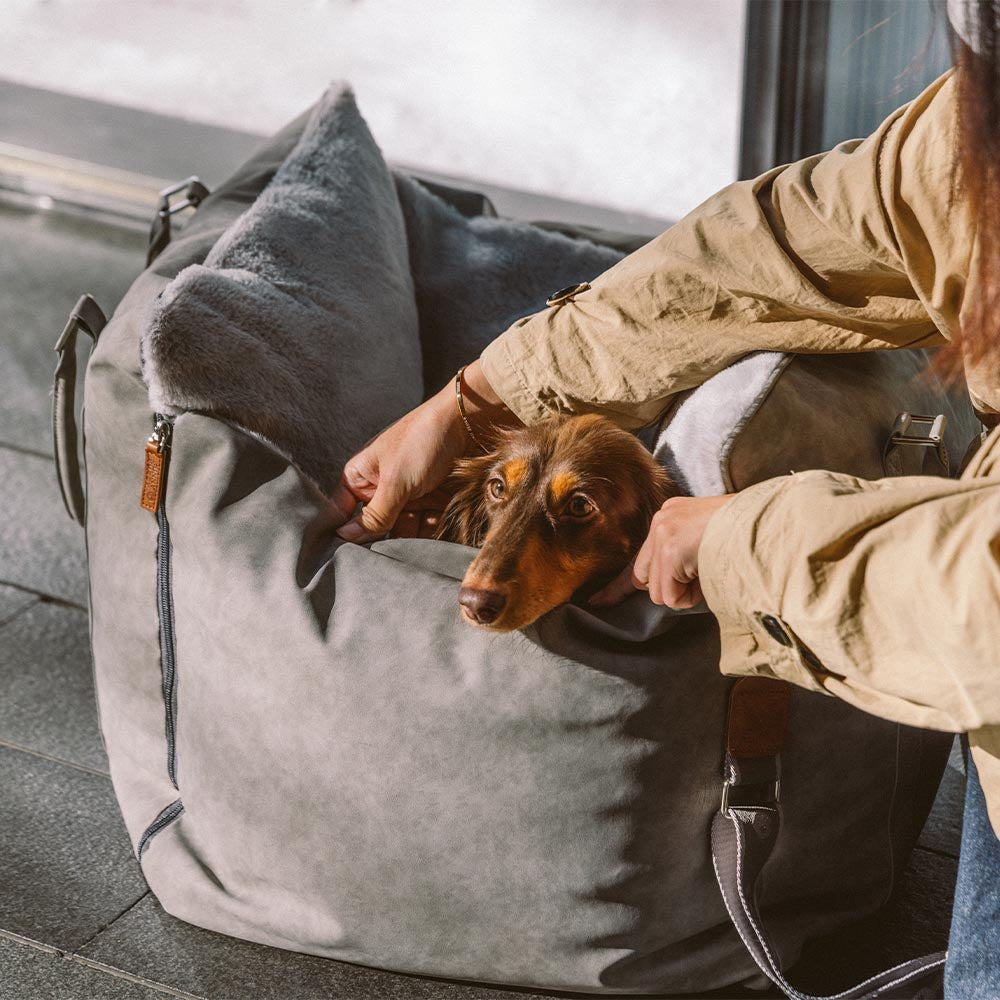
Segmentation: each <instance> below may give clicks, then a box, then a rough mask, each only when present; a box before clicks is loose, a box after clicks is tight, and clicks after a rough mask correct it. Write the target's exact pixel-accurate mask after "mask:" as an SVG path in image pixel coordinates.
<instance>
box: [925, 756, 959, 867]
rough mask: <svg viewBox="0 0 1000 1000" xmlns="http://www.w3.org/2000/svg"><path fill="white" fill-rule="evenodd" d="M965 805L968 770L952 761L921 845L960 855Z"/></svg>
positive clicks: (953, 856)
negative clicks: (961, 769)
mask: <svg viewBox="0 0 1000 1000" xmlns="http://www.w3.org/2000/svg"><path fill="white" fill-rule="evenodd" d="M964 807H965V774H964V773H963V772H962V771H959V770H957V769H956V768H954V767H952V766H951V764H950V763H949V766H948V767H946V768H945V769H944V774H943V775H942V777H941V785H940V787H939V788H938V793H937V797H936V798H935V799H934V805H933V807H932V808H931V811H930V815H929V816H928V817H927V822H926V823H925V824H924V829H923V831H922V832H921V834H920V839H919V840H918V841H917V843H918V845H919V846H920V847H924V848H927V849H928V850H931V851H938V852H939V853H941V854H947V855H948V856H949V857H952V858H957V857H958V851H959V847H960V846H961V843H962V811H963V809H964Z"/></svg>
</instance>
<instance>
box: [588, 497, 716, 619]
mask: <svg viewBox="0 0 1000 1000" xmlns="http://www.w3.org/2000/svg"><path fill="white" fill-rule="evenodd" d="M732 497H733V494H731V493H729V494H726V495H724V496H719V497H671V498H670V499H669V500H667V501H666V503H664V504H663V506H662V507H661V508H660V509H659V510H658V511H657V512H656V513H655V514H654V515H653V521H652V523H651V524H650V526H649V534H648V535H647V536H646V540H645V541H644V542H643V543H642V547H641V548H640V549H639V552H638V554H637V555H636V557H635V559H634V561H633V562H632V564H631V565H629V566H626V567H625V569H623V570H622V571H621V573H620V574H619V575H618V576H617V577H615V579H614V580H612V581H611V583H609V584H608V585H607V586H606V587H604V588H603V589H602V590H599V591H598V592H597V593H596V594H594V596H593V597H592V598H591V599H590V603H591V604H593V605H596V606H598V607H608V606H609V605H612V604H618V603H619V602H621V601H623V600H624V599H625V598H626V597H628V595H629V594H631V593H634V592H635V591H637V590H647V591H649V599H650V600H651V601H652V602H653V603H654V604H664V605H666V606H667V607H670V608H693V607H694V606H695V605H696V604H698V603H699V602H700V601H701V600H703V598H704V595H703V594H702V592H701V585H700V584H699V583H698V549H699V548H700V547H701V540H702V538H703V537H704V534H705V529H706V528H707V527H708V522H709V521H710V520H711V518H712V515H713V514H714V513H715V512H716V511H717V510H718V509H719V508H720V507H723V506H725V505H726V504H727V503H728V502H729V501H730V500H731V499H732Z"/></svg>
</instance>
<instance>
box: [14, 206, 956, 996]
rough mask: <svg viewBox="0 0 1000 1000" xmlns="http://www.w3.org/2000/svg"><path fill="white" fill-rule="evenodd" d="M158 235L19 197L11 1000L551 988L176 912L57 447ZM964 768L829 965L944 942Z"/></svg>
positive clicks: (871, 960)
mask: <svg viewBox="0 0 1000 1000" xmlns="http://www.w3.org/2000/svg"><path fill="white" fill-rule="evenodd" d="M143 242H144V237H143V234H142V233H140V232H138V231H136V230H129V229H123V228H113V227H110V226H102V225H98V224H96V223H94V222H87V223H83V222H78V221H74V220H72V219H69V218H67V217H64V216H61V215H59V214H58V213H54V212H39V211H34V210H24V209H18V208H16V207H13V206H12V205H10V204H7V203H5V202H4V201H3V200H2V199H0V245H2V246H3V248H4V253H3V254H2V255H0V331H2V332H0V515H2V516H0V1000H14V998H17V1000H56V998H77V1000H78V998H89V997H102V998H104V997H107V998H117V997H130V998H131V997H154V996H162V995H163V994H167V995H172V996H181V997H200V998H205V1000H232V998H244V997H248V998H249V997H253V998H266V1000H292V998H295V1000H304V998H313V997H343V998H352V1000H353V998H363V997H397V998H424V997H427V998H438V997H440V998H456V1000H458V998H469V1000H473V998H483V1000H486V998H490V997H494V998H499V997H505V996H506V997H510V998H511V1000H513V998H515V997H525V996H528V997H531V996H536V994H526V993H523V992H513V991H501V990H492V989H485V988H480V987H475V986H467V985H461V984H450V983H441V982H437V981H433V980H426V979H418V978H414V977H408V976H399V975H392V974H389V973H383V972H378V971H375V970H369V969H361V968H358V967H354V966H349V965H344V964H341V963H337V962H331V961H327V960H324V959H318V958H311V957H307V956H302V955H296V954H292V953H289V952H284V951H278V950H275V949H270V948H265V947H261V946H257V945H251V944H247V943H245V942H241V941H236V940H234V939H231V938H226V937H223V936H221V935H217V934H213V933H210V932H207V931H202V930H199V929H197V928H194V927H190V926H188V925H186V924H183V923H181V922H180V921H177V920H175V919H173V918H171V917H169V916H167V915H166V914H165V913H164V912H163V911H162V910H161V909H160V907H159V906H158V904H157V903H156V901H155V900H154V899H153V898H152V896H151V895H150V894H149V892H148V891H147V889H146V886H145V884H144V882H143V879H142V876H141V874H140V871H139V868H138V865H137V864H136V862H135V860H134V858H133V856H132V852H131V849H130V845H129V843H128V839H127V837H126V834H125V830H124V827H123V824H122V822H121V819H120V817H119V814H118V810H117V806H116V803H115V800H114V796H113V794H112V789H111V784H110V781H109V778H108V774H107V761H106V758H105V755H104V751H103V748H102V746H101V741H100V736H99V733H98V727H97V717H96V712H95V709H94V693H93V687H92V679H91V664H90V653H89V648H88V637H87V614H86V601H87V585H86V575H85V555H84V551H83V536H82V532H81V531H80V530H79V529H78V528H77V527H76V526H75V525H74V524H72V522H70V520H69V519H68V518H67V516H66V514H65V512H64V511H63V508H62V504H61V501H60V499H59V493H58V489H57V487H56V483H55V474H54V468H53V462H52V459H51V449H50V441H49V433H50V432H49V406H50V402H49V386H50V381H51V370H52V367H53V364H54V360H55V356H54V354H53V352H52V345H53V343H54V342H55V339H56V337H57V335H58V333H59V331H60V329H61V328H62V325H63V323H64V321H65V317H66V315H67V313H68V311H69V309H70V307H71V306H72V305H73V303H74V302H75V301H76V298H77V297H78V295H79V294H80V292H82V291H89V292H92V293H93V294H94V295H95V297H96V298H97V300H98V301H99V302H100V303H101V304H102V306H103V307H104V308H105V310H106V311H108V312H110V311H111V310H112V309H113V307H114V305H115V303H116V302H117V301H118V299H119V297H120V296H121V294H122V293H123V291H124V290H125V288H126V287H127V286H128V284H129V282H130V281H131V280H132V278H133V277H134V276H135V274H136V272H137V271H138V269H139V267H140V266H141V261H142V254H143ZM962 782H963V779H962V776H961V772H960V770H959V769H958V768H957V767H956V766H951V767H949V769H948V770H947V772H946V778H945V782H944V784H943V786H942V791H941V794H940V795H939V798H938V802H937V804H936V806H935V811H934V814H933V815H932V818H931V821H930V822H929V823H928V826H927V828H926V829H925V831H924V834H923V836H922V838H921V842H920V846H919V847H918V849H917V851H916V852H915V854H914V856H913V859H912V861H911V864H910V868H909V870H908V872H907V875H906V878H905V879H904V880H903V883H902V885H901V886H900V888H899V891H898V892H897V895H896V898H895V900H894V901H893V903H892V904H891V905H890V907H889V908H888V910H887V911H886V912H885V913H883V914H880V915H879V916H878V917H876V918H874V919H873V920H872V921H870V922H869V923H868V924H866V925H865V926H864V927H862V928H858V929H856V930H855V931H854V932H852V934H851V935H845V936H844V938H843V940H842V942H841V944H840V945H839V946H838V947H837V948H835V947H834V946H833V945H832V944H830V945H828V946H825V947H824V948H821V949H818V954H817V956H814V957H815V958H816V961H817V962H819V961H821V960H822V959H824V958H827V957H829V956H831V955H838V954H839V955H846V956H849V957H850V960H851V962H852V963H853V962H854V961H855V960H857V961H858V963H859V964H860V965H864V964H869V965H872V964H875V963H877V962H881V961H885V960H887V959H889V958H893V957H897V956H898V957H910V956H912V955H914V954H918V953H921V952H923V951H927V950H933V949H934V948H937V947H941V946H942V945H943V943H944V938H945V934H946V928H947V922H948V910H949V906H950V894H951V888H952V885H953V881H954V872H955V858H956V855H957V850H958V833H959V810H960V799H961V792H962ZM838 961H839V960H838ZM841 971H844V970H841Z"/></svg>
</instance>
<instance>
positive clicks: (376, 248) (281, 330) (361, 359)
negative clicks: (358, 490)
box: [142, 85, 423, 490]
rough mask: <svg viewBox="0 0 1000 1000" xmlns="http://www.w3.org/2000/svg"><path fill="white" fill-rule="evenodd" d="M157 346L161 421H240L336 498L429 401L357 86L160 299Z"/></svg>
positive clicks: (153, 354)
mask: <svg viewBox="0 0 1000 1000" xmlns="http://www.w3.org/2000/svg"><path fill="white" fill-rule="evenodd" d="M142 351H143V371H144V374H145V377H146V381H147V384H148V386H149V393H150V400H151V403H152V406H153V408H154V409H155V410H156V411H157V412H161V413H167V414H178V413H181V412H184V411H196V412H200V413H206V414H208V415H211V416H215V417H220V418H222V419H225V420H228V421H230V422H232V423H234V424H237V425H238V426H240V427H242V428H243V429H245V430H249V431H251V432H253V433H255V434H257V435H259V436H261V437H263V438H265V439H266V440H267V441H268V442H270V443H271V444H272V445H273V446H275V447H276V448H277V449H278V450H279V451H281V452H282V453H283V454H285V455H286V456H287V457H289V458H290V459H291V460H292V461H293V462H294V463H295V464H296V465H297V466H298V467H299V468H300V469H301V470H302V471H303V472H304V473H305V474H306V475H307V476H308V477H309V478H311V479H312V480H313V481H314V482H316V483H317V484H318V485H319V486H320V487H321V488H322V489H324V490H329V489H330V488H332V486H333V484H334V483H335V482H336V481H337V478H338V476H339V473H340V469H341V467H342V466H343V463H344V462H345V461H346V460H347V458H348V457H350V455H351V454H353V453H354V451H356V450H357V448H358V447H360V446H361V445H362V444H363V443H364V442H365V441H366V440H368V438H370V437H371V436H373V435H374V434H375V433H377V432H378V431H379V430H380V429H381V428H383V427H385V426H386V424H388V423H390V422H391V421H393V420H395V419H397V418H398V417H399V416H401V415H402V414H403V413H405V412H406V411H407V410H409V409H410V408H412V407H413V406H416V405H417V404H418V403H419V402H420V399H421V397H422V395H423V392H422V388H423V387H422V383H421V377H420V342H419V337H418V333H417V310H416V304H415V297H414V291H413V282H412V280H411V278H410V270H409V263H408V253H407V243H406V232H405V229H404V226H403V218H402V214H401V212H400V208H399V202H398V201H397V199H396V189H395V185H394V184H393V179H392V175H391V174H390V172H389V170H388V168H387V167H386V165H385V162H384V160H383V158H382V154H381V152H380V151H379V149H378V146H377V145H376V144H375V140H374V139H373V138H372V135H371V133H370V132H369V130H368V127H367V126H366V125H365V122H364V119H363V118H362V117H361V115H360V113H359V112H358V109H357V106H356V104H355V101H354V95H353V94H352V93H351V91H350V89H349V88H348V87H346V86H344V85H335V86H332V87H331V88H330V89H329V90H328V91H327V92H326V94H324V96H323V97H322V99H321V100H320V101H319V103H318V104H317V105H316V107H315V108H314V110H313V113H312V115H311V117H310V119H309V122H308V124H307V125H306V127H305V131H304V132H303V134H302V137H301V139H300V140H299V142H298V144H297V145H296V146H295V148H294V150H293V151H292V153H291V154H290V155H289V157H288V158H287V159H286V160H285V162H284V163H283V164H282V165H281V167H280V168H279V169H278V171H277V173H276V174H275V176H274V178H273V180H272V181H271V183H270V184H269V185H268V186H267V187H266V188H265V189H264V190H263V191H262V192H261V194H260V195H259V197H258V198H257V200H256V201H255V202H254V204H253V205H252V206H251V207H250V208H249V209H248V210H247V211H246V212H244V213H243V215H242V216H240V218H239V219H238V220H237V221H236V222H235V223H234V224H233V225H232V226H231V227H230V228H229V229H228V230H227V231H226V232H225V234H224V235H223V236H222V238H221V239H220V240H219V241H218V243H216V245H215V246H214V247H213V248H212V250H211V252H210V253H209V255H208V257H207V258H206V259H205V262H204V264H192V265H191V266H189V267H186V268H185V269H184V270H183V271H181V272H180V274H178V275H177V277H176V278H175V279H174V280H173V281H172V282H171V283H170V284H169V285H168V286H167V288H166V289H165V290H164V292H163V294H162V295H161V296H160V297H159V298H158V299H157V300H156V301H155V302H154V303H153V306H152V311H151V314H150V316H149V317H148V321H147V323H146V324H145V325H144V329H143V333H142Z"/></svg>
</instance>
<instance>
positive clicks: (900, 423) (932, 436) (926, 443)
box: [885, 412, 951, 472]
mask: <svg viewBox="0 0 1000 1000" xmlns="http://www.w3.org/2000/svg"><path fill="white" fill-rule="evenodd" d="M918 424H919V425H921V426H923V427H929V428H930V429H929V430H928V431H927V432H926V434H914V433H912V431H913V429H914V425H918ZM947 426H948V418H947V417H946V416H945V415H944V414H943V413H939V414H937V416H933V417H931V416H923V415H921V414H918V413H905V412H904V413H900V414H899V416H898V417H896V422H895V423H894V424H893V425H892V433H891V434H890V435H889V440H888V441H887V442H886V447H885V456H886V457H888V455H889V453H890V452H891V451H892V449H893V448H897V447H900V446H902V445H913V446H915V447H917V448H933V449H934V452H935V454H936V455H937V459H938V461H939V462H940V463H941V467H942V468H943V469H945V470H946V472H947V471H950V468H951V465H950V462H949V459H948V449H947V448H946V447H945V444H944V432H945V428H946V427H947Z"/></svg>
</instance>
